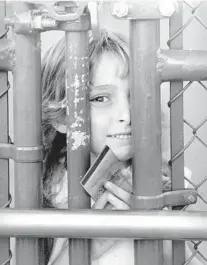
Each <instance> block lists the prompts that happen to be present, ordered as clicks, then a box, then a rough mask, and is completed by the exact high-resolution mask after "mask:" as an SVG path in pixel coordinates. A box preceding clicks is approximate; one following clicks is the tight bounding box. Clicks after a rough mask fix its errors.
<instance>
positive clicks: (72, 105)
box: [65, 16, 90, 265]
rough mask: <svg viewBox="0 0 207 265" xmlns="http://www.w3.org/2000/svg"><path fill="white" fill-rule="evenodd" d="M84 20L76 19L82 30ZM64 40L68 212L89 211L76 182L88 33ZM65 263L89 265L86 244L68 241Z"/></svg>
mask: <svg viewBox="0 0 207 265" xmlns="http://www.w3.org/2000/svg"><path fill="white" fill-rule="evenodd" d="M88 19H89V17H88V16H83V17H81V18H80V21H81V22H80V21H79V22H80V23H83V28H84V27H85V26H84V24H86V23H87V21H86V20H88ZM84 20H85V21H84ZM75 23H76V22H74V24H75ZM65 40H66V82H65V84H66V105H67V107H66V113H67V116H66V125H67V170H68V208H69V210H71V209H86V208H90V197H89V196H88V194H87V193H86V192H85V190H84V189H83V188H82V186H81V184H80V180H81V178H82V176H84V175H85V173H86V171H87V170H88V168H89V166H90V118H89V117H90V112H89V107H90V106H89V100H88V99H89V95H88V94H89V65H88V49H89V48H88V45H89V40H88V32H87V30H82V31H78V30H77V31H73V32H71V31H66V32H65ZM69 261H70V264H71V265H79V264H86V265H89V264H90V242H89V241H88V240H86V239H69Z"/></svg>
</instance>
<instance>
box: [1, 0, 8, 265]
mask: <svg viewBox="0 0 207 265" xmlns="http://www.w3.org/2000/svg"><path fill="white" fill-rule="evenodd" d="M5 16H6V3H5V2H4V1H3V2H0V21H4V18H5ZM4 32H5V25H4V24H3V23H0V35H1V34H3V33H4ZM1 41H2V40H0V42H1ZM7 80H8V78H7V73H6V72H3V71H2V72H0V113H1V114H0V143H8V127H9V126H8V122H9V121H8V93H7V92H6V91H7ZM4 92H6V93H4ZM8 200H9V161H8V160H5V159H0V208H1V207H3V206H4V205H5V204H6V203H7V202H8ZM9 245H10V244H9V238H1V239H0V264H3V263H4V262H5V261H6V260H8V259H9Z"/></svg>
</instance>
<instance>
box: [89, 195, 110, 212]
mask: <svg viewBox="0 0 207 265" xmlns="http://www.w3.org/2000/svg"><path fill="white" fill-rule="evenodd" d="M108 193H109V192H108V191H105V192H104V193H103V194H102V195H101V196H100V197H99V198H98V200H97V201H96V202H95V203H94V205H93V207H92V208H93V209H103V208H104V207H105V206H106V204H107V203H108V198H107V196H108Z"/></svg>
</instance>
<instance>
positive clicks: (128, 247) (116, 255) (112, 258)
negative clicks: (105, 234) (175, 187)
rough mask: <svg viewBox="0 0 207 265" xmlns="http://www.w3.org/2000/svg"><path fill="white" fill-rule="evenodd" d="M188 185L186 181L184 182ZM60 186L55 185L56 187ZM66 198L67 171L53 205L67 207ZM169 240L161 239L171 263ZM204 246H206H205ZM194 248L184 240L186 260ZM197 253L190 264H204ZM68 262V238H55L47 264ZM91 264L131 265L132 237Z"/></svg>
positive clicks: (164, 251) (166, 257)
mask: <svg viewBox="0 0 207 265" xmlns="http://www.w3.org/2000/svg"><path fill="white" fill-rule="evenodd" d="M185 177H187V178H188V179H191V171H190V170H189V169H187V168H185ZM185 185H186V186H188V183H187V182H186V183H185ZM57 188H58V189H60V187H56V189H57ZM66 198H67V172H65V175H64V179H63V184H62V185H61V190H60V192H59V193H58V195H57V197H56V199H55V201H54V205H60V207H59V208H67V206H66V207H65V206H63V207H61V205H63V204H62V203H61V202H65V200H66ZM171 247H172V246H171V241H168V240H164V241H163V256H164V264H165V265H171V260H172V258H171ZM205 247H206V246H205ZM193 252H194V249H193V248H192V246H191V245H189V242H186V260H187V259H188V258H190V257H191V256H192V254H193ZM204 262H205V261H204V260H202V259H201V258H200V257H199V256H198V255H196V256H195V257H194V258H193V259H192V260H191V262H190V263H188V264H190V265H202V264H205V263H204ZM65 264H69V253H68V240H67V239H66V238H57V239H55V242H54V246H53V250H52V253H51V257H50V260H49V263H48V265H65ZM91 264H92V265H108V264H113V265H133V264H134V245H133V239H130V240H129V239H126V240H120V241H117V243H115V244H114V245H113V247H111V248H110V249H109V250H107V252H105V253H104V254H103V255H102V256H101V257H100V258H99V259H97V260H93V261H92V263H91Z"/></svg>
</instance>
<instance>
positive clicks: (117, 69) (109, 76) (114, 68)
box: [91, 52, 128, 84]
mask: <svg viewBox="0 0 207 265" xmlns="http://www.w3.org/2000/svg"><path fill="white" fill-rule="evenodd" d="M126 67H127V68H128V66H127V65H126V63H125V62H124V60H123V58H122V57H121V56H120V55H118V54H115V53H114V54H113V53H111V52H104V53H103V54H102V55H101V56H100V57H99V58H98V59H97V61H96V62H95V63H94V66H93V69H92V73H91V83H93V84H96V83H103V82H106V83H111V82H112V81H113V80H114V79H116V78H123V77H125V76H124V75H125V74H124V72H126V70H125V68H126ZM112 83H113V82H112Z"/></svg>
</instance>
